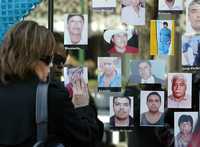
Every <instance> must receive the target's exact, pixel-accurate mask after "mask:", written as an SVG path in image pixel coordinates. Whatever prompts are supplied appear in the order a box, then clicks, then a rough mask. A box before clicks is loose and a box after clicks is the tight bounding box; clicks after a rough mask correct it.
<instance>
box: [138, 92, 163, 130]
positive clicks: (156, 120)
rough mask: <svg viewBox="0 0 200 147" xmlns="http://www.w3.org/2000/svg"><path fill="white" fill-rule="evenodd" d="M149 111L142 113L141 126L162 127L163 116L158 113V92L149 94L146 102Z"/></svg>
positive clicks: (159, 98)
mask: <svg viewBox="0 0 200 147" xmlns="http://www.w3.org/2000/svg"><path fill="white" fill-rule="evenodd" d="M146 104H147V107H148V109H149V111H147V112H144V113H142V115H141V117H140V125H141V126H152V125H153V126H154V125H157V126H162V125H164V114H163V113H162V112H160V111H159V109H160V106H161V96H160V94H159V93H158V92H156V91H155V92H154V91H153V92H150V93H149V94H148V96H147V101H146Z"/></svg>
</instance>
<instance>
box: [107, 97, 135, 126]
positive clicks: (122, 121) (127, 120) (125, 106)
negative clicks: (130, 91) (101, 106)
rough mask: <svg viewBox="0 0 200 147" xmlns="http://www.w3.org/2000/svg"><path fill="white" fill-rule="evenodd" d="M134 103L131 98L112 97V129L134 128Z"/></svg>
mask: <svg viewBox="0 0 200 147" xmlns="http://www.w3.org/2000/svg"><path fill="white" fill-rule="evenodd" d="M133 104H134V102H133V97H131V96H111V97H110V127H111V128H119V127H120V128H129V127H133V126H134V115H133V111H134V105H133Z"/></svg>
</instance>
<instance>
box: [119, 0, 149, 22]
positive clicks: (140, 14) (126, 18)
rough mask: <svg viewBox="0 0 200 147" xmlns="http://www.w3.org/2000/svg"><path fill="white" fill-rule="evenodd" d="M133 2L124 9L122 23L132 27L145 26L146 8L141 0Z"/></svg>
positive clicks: (132, 0)
mask: <svg viewBox="0 0 200 147" xmlns="http://www.w3.org/2000/svg"><path fill="white" fill-rule="evenodd" d="M131 2H132V3H131V4H130V5H129V6H126V7H123V8H122V12H121V19H122V22H123V23H126V24H130V25H145V8H144V6H143V5H142V3H141V2H140V0H131Z"/></svg>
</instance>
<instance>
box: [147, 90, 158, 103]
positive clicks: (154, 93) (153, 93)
mask: <svg viewBox="0 0 200 147" xmlns="http://www.w3.org/2000/svg"><path fill="white" fill-rule="evenodd" d="M151 95H156V96H158V97H159V100H160V102H161V96H160V94H159V93H158V92H156V91H154V92H150V93H149V94H148V95H147V102H148V100H149V97H150V96H151Z"/></svg>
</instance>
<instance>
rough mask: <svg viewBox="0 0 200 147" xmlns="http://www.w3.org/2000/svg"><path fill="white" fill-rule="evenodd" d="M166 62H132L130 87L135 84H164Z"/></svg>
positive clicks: (130, 64) (130, 65)
mask: <svg viewBox="0 0 200 147" xmlns="http://www.w3.org/2000/svg"><path fill="white" fill-rule="evenodd" d="M165 65H166V64H165V61H164V60H130V63H129V67H130V68H129V69H130V70H129V77H128V85H134V84H138V83H141V84H155V83H157V84H162V85H163V84H164V81H165V76H164V75H165V71H166V69H165Z"/></svg>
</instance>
